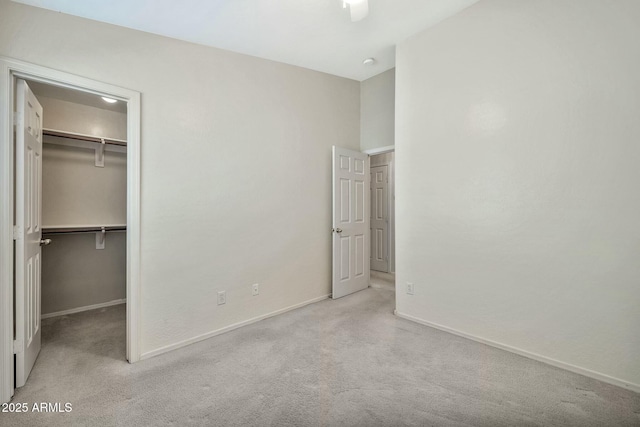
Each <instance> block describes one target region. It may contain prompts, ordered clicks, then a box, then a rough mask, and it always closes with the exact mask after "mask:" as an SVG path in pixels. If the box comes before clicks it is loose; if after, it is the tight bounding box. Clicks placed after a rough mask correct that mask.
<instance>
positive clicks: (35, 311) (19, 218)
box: [14, 79, 42, 387]
mask: <svg viewBox="0 0 640 427" xmlns="http://www.w3.org/2000/svg"><path fill="white" fill-rule="evenodd" d="M17 83H18V84H17V93H16V101H17V109H16V119H17V120H16V169H15V170H16V196H15V197H16V204H15V206H16V217H15V222H16V226H15V239H16V256H15V260H16V265H15V280H16V282H15V298H16V305H15V307H16V308H15V333H16V339H15V343H14V353H15V354H16V358H15V373H16V387H22V386H23V385H24V384H25V383H26V382H27V377H28V376H29V373H30V372H31V368H33V364H34V363H35V361H36V358H37V357H38V353H39V352H40V340H41V328H40V269H41V265H42V263H41V258H42V257H41V250H40V245H41V242H42V240H41V239H42V230H41V219H42V209H41V206H42V106H41V105H40V103H39V102H38V100H37V99H36V97H35V96H34V94H33V92H31V90H30V89H29V86H28V85H27V82H25V81H24V80H21V79H18V82H17Z"/></svg>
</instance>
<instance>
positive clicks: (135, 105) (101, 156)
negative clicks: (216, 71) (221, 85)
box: [0, 58, 140, 402]
mask: <svg viewBox="0 0 640 427" xmlns="http://www.w3.org/2000/svg"><path fill="white" fill-rule="evenodd" d="M0 63H1V65H2V70H1V72H2V75H1V76H2V77H3V80H4V82H3V83H8V85H4V84H3V86H2V92H0V101H1V102H2V104H3V106H8V107H9V108H8V109H7V111H9V112H10V114H9V117H10V119H11V120H10V121H8V122H5V121H1V122H0V130H1V131H2V134H1V135H2V141H1V143H2V147H1V148H2V155H3V156H2V167H3V169H4V171H7V172H10V174H8V173H4V172H3V176H2V178H3V181H4V180H5V179H8V182H9V183H10V188H9V189H7V186H5V185H3V187H2V189H1V190H0V191H1V193H0V196H1V197H0V199H1V201H2V204H3V208H2V231H3V234H2V236H3V237H2V242H1V246H0V265H1V266H2V273H1V275H0V284H1V285H2V286H1V288H0V289H1V291H2V297H3V299H2V305H1V306H0V310H1V316H0V322H1V328H0V331H1V334H0V338H2V339H1V342H0V345H1V346H2V350H3V351H2V372H1V373H0V380H1V383H0V385H1V387H2V389H1V390H0V391H1V393H0V397H1V400H2V401H3V402H6V401H8V400H9V399H10V397H11V395H12V394H13V391H14V388H15V387H21V386H22V385H24V384H25V382H26V381H27V378H28V375H29V372H30V371H31V368H32V367H33V366H34V364H35V363H37V357H38V353H39V351H40V342H41V339H42V333H43V329H45V332H46V327H44V328H43V325H45V324H53V323H55V322H57V323H58V324H57V325H56V327H60V326H61V324H62V327H64V324H65V322H64V321H62V320H59V319H65V321H67V320H69V319H71V320H73V321H74V322H75V323H74V327H76V328H80V329H81V328H82V324H81V322H80V323H79V322H77V321H79V320H82V319H85V320H86V319H91V317H92V316H94V317H95V316H100V315H103V314H104V313H105V312H107V311H108V312H109V318H110V319H111V321H114V319H115V327H116V328H119V329H120V332H119V333H118V335H117V337H120V338H119V339H120V341H121V342H120V343H119V344H118V345H117V346H116V347H117V349H116V350H114V351H110V354H109V356H110V357H117V358H122V360H125V359H126V360H128V361H129V362H135V361H137V360H139V355H140V353H139V345H138V333H137V328H138V321H137V318H138V313H139V310H138V304H139V296H138V295H139V279H138V276H139V262H140V261H139V260H140V253H139V250H140V249H139V248H140V238H139V233H140V218H139V212H140V208H139V203H140V202H139V199H140V198H139V194H140V188H139V182H140V179H139V176H140V175H139V174H140V164H139V163H140V158H139V108H140V107H139V93H137V92H133V91H129V90H125V89H121V88H118V87H115V86H110V85H106V84H103V83H99V82H94V81H91V80H87V79H83V78H80V77H76V76H72V75H68V74H65V73H60V72H56V71H53V70H49V69H46V68H43V67H38V66H35V65H31V64H26V63H22V62H19V61H14V60H8V59H3V58H0ZM14 100H15V101H14ZM11 122H13V123H14V124H15V140H14V138H13V129H12V128H11V127H10V126H7V123H11ZM14 179H15V180H14ZM4 182H6V181H4ZM14 188H15V191H14V190H13V189H14ZM8 190H9V191H8ZM5 202H6V204H5ZM6 230H10V231H11V233H9V234H5V231H6ZM5 236H9V237H13V239H11V240H8V239H5ZM8 243H9V244H10V246H9V245H8ZM9 247H10V249H11V251H9V250H8V249H9ZM5 267H9V270H8V271H7V269H6V268H5ZM7 273H8V274H7ZM14 277H15V279H14ZM7 297H8V298H7ZM7 301H9V303H8V304H7ZM125 303H126V310H125V306H124V305H123V304H125ZM92 310H93V311H92ZM73 316H75V317H73ZM69 321H70V320H69ZM93 321H94V323H95V321H96V319H95V318H94V319H93ZM98 321H99V322H101V321H102V320H98ZM43 322H44V323H43ZM102 326H103V325H101V326H100V327H102ZM94 327H95V326H94ZM98 329H100V328H98ZM92 333H95V330H94V331H93V332H92ZM114 352H115V353H114Z"/></svg>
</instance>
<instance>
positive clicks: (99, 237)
mask: <svg viewBox="0 0 640 427" xmlns="http://www.w3.org/2000/svg"><path fill="white" fill-rule="evenodd" d="M106 240H107V230H105V229H104V227H102V230H100V231H97V232H96V249H104V243H105V241H106Z"/></svg>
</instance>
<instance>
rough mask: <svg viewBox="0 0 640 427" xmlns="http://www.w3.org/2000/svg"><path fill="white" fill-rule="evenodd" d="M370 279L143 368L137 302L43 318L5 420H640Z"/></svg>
mask: <svg viewBox="0 0 640 427" xmlns="http://www.w3.org/2000/svg"><path fill="white" fill-rule="evenodd" d="M393 308H394V293H393V292H392V291H390V290H389V289H387V288H369V289H367V290H365V291H361V292H358V293H356V294H354V295H351V296H348V297H345V298H341V299H339V300H335V301H333V300H327V301H322V302H319V303H316V304H313V305H310V306H307V307H304V308H301V309H298V310H295V311H292V312H289V313H286V314H283V315H280V316H277V317H273V318H270V319H267V320H264V321H261V322H258V323H256V324H253V325H250V326H247V327H244V328H241V329H238V330H235V331H232V332H229V333H227V334H224V335H220V336H217V337H214V338H211V339H209V340H206V341H203V342H200V343H197V344H194V345H191V346H188V347H185V348H182V349H179V350H176V351H173V352H171V353H167V354H165V355H161V356H158V357H155V358H152V359H150V360H146V361H142V362H139V363H136V364H133V365H130V364H128V363H127V362H126V361H125V360H124V355H125V307H124V306H115V307H110V308H107V309H101V310H94V311H91V312H85V313H78V314H73V315H69V316H64V317H59V318H52V319H47V320H45V321H44V322H43V347H42V352H41V354H40V357H39V358H38V361H37V362H36V365H35V367H34V370H33V373H32V375H31V377H30V379H29V381H28V383H27V385H26V386H25V387H23V388H21V389H19V390H17V391H16V395H15V396H14V399H13V402H27V403H29V404H30V405H32V404H33V403H34V402H60V403H66V402H70V403H71V404H72V408H73V409H72V412H70V413H44V414H43V413H26V414H6V413H1V414H0V424H1V425H2V426H58V425H77V426H401V425H412V426H638V425H640V395H638V394H636V393H633V392H631V391H629V390H625V389H622V388H619V387H615V386H612V385H608V384H605V383H602V382H599V381H596V380H593V379H590V378H586V377H583V376H581V375H577V374H574V373H571V372H568V371H564V370H562V369H558V368H554V367H551V366H548V365H545V364H542V363H539V362H536V361H533V360H529V359H526V358H524V357H521V356H518V355H515V354H512V353H508V352H506V351H503V350H499V349H495V348H492V347H489V346H486V345H483V344H479V343H476V342H473V341H470V340H467V339H464V338H461V337H458V336H455V335H451V334H448V333H445V332H441V331H438V330H435V329H432V328H428V327H425V326H422V325H419V324H416V323H412V322H409V321H406V320H403V319H399V318H397V317H395V316H394V315H393Z"/></svg>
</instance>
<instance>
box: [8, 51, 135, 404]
mask: <svg viewBox="0 0 640 427" xmlns="http://www.w3.org/2000/svg"><path fill="white" fill-rule="evenodd" d="M17 78H23V79H27V80H34V81H38V82H40V83H45V84H48V85H52V86H59V87H64V88H67V89H73V90H79V91H82V92H88V93H92V94H95V95H100V96H108V97H110V98H114V99H118V100H120V101H123V102H126V103H127V360H128V361H129V363H134V362H137V361H139V360H140V312H141V310H140V262H141V251H140V228H141V217H140V170H141V158H140V92H137V91H134V90H130V89H125V88H122V87H119V86H114V85H110V84H107V83H102V82H98V81H95V80H91V79H88V78H85V77H80V76H76V75H74V74H70V73H65V72H62V71H58V70H54V69H51V68H47V67H42V66H39V65H35V64H31V63H28V62H23V61H19V60H16V59H12V58H8V57H3V56H0V111H2V112H3V113H2V114H0V180H1V181H0V402H8V401H9V400H11V396H12V394H13V378H14V376H13V371H12V370H13V323H14V310H13V299H14V295H13V287H14V283H13V271H14V256H13V246H14V243H13V242H14V240H13V224H14V166H15V165H14V163H15V161H14V158H15V157H14V149H15V147H14V141H13V134H14V132H13V123H14V109H15V106H14V98H15V81H16V79H17Z"/></svg>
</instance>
